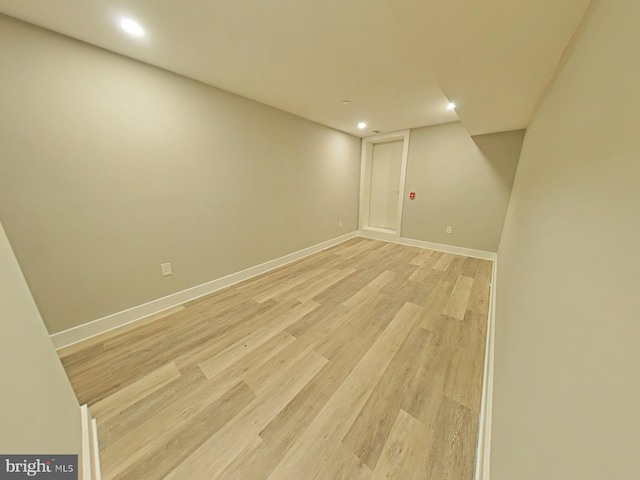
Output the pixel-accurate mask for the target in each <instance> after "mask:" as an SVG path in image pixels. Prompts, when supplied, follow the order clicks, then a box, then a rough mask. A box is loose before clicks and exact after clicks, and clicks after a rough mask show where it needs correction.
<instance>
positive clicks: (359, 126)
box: [358, 122, 367, 130]
mask: <svg viewBox="0 0 640 480" xmlns="http://www.w3.org/2000/svg"><path fill="white" fill-rule="evenodd" d="M358 128H359V129H361V130H362V129H363V128H367V124H366V123H364V122H360V123H359V124H358Z"/></svg>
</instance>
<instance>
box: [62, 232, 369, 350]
mask: <svg viewBox="0 0 640 480" xmlns="http://www.w3.org/2000/svg"><path fill="white" fill-rule="evenodd" d="M357 235H358V233H357V232H351V233H347V234H345V235H342V236H340V237H336V238H332V239H330V240H327V241H325V242H322V243H319V244H317V245H312V246H311V247H307V248H304V249H302V250H299V251H297V252H293V253H290V254H288V255H285V256H283V257H280V258H276V259H274V260H270V261H268V262H265V263H262V264H260V265H256V266H254V267H250V268H247V269H246V270H242V271H240V272H236V273H232V274H231V275H227V276H225V277H221V278H218V279H215V280H212V281H210V282H207V283H203V284H202V285H197V286H195V287H192V288H188V289H186V290H182V291H181V292H176V293H173V294H171V295H168V296H166V297H163V298H158V299H157V300H152V301H151V302H148V303H144V304H142V305H138V306H136V307H133V308H129V309H128V310H123V311H122V312H117V313H114V314H112V315H108V316H106V317H102V318H99V319H97V320H93V321H91V322H88V323H84V324H82V325H78V326H77V327H73V328H70V329H68V330H64V331H62V332H58V333H54V334H53V335H51V341H52V342H53V346H54V347H55V348H56V349H61V348H64V347H68V346H69V345H72V344H74V343H77V342H80V341H82V340H86V339H88V338H91V337H94V336H96V335H100V334H102V333H105V332H108V331H109V330H113V329H114V328H118V327H121V326H123V325H126V324H128V323H131V322H135V321H136V320H141V319H143V318H145V317H148V316H149V315H154V314H156V313H159V312H162V311H164V310H167V309H169V308H172V307H175V306H177V305H180V304H183V303H185V302H189V301H191V300H195V299H196V298H199V297H202V296H204V295H209V294H210V293H213V292H216V291H218V290H220V289H222V288H226V287H229V286H231V285H234V284H236V283H239V282H242V281H244V280H247V279H249V278H251V277H255V276H257V275H261V274H263V273H266V272H268V271H270V270H273V269H275V268H279V267H282V266H283V265H286V264H288V263H291V262H295V261H296V260H300V259H301V258H304V257H307V256H309V255H312V254H314V253H317V252H320V251H322V250H326V249H327V248H330V247H333V246H334V245H338V244H339V243H342V242H345V241H347V240H349V239H351V238H354V237H356V236H357Z"/></svg>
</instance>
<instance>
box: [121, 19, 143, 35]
mask: <svg viewBox="0 0 640 480" xmlns="http://www.w3.org/2000/svg"><path fill="white" fill-rule="evenodd" d="M120 26H121V27H122V29H123V30H124V31H125V32H127V33H128V34H129V35H133V36H134V37H141V36H142V35H144V29H143V28H142V27H141V26H140V24H139V23H138V22H136V21H135V20H132V19H130V18H123V19H122V20H120Z"/></svg>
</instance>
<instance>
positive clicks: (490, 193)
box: [401, 122, 524, 252]
mask: <svg viewBox="0 0 640 480" xmlns="http://www.w3.org/2000/svg"><path fill="white" fill-rule="evenodd" d="M523 136H524V130H517V131H513V132H502V133H495V134H490V135H479V136H475V137H471V136H470V135H469V133H468V132H467V130H466V129H465V128H464V127H463V126H462V124H461V123H460V122H455V123H447V124H444V125H437V126H433V127H425V128H418V129H415V130H411V138H410V141H409V158H408V165H407V181H406V190H405V194H406V196H407V199H405V202H404V212H403V216H402V232H401V236H402V237H405V238H412V239H416V240H424V241H427V242H434V243H442V244H446V245H456V246H460V247H466V248H473V249H478V250H485V251H489V252H495V251H497V249H498V242H499V240H500V234H501V232H502V225H503V222H504V217H505V214H506V211H507V204H508V202H509V194H510V193H511V186H512V183H513V177H514V175H515V171H516V166H517V164H518V157H519V155H520V147H521V145H522V138H523ZM409 192H416V198H415V200H409V199H408V195H409ZM448 225H451V226H452V227H453V231H452V233H451V234H446V233H445V230H446V227H447V226H448Z"/></svg>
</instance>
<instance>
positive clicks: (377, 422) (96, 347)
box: [61, 238, 491, 480]
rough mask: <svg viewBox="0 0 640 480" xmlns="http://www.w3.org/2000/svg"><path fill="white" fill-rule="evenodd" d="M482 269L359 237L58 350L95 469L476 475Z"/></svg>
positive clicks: (112, 474) (174, 474) (482, 264)
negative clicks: (95, 445) (94, 454)
mask: <svg viewBox="0 0 640 480" xmlns="http://www.w3.org/2000/svg"><path fill="white" fill-rule="evenodd" d="M490 275H491V262H489V261H484V260H478V259H473V258H466V257H461V256H456V255H450V254H446V253H440V252H434V251H430V250H422V249H418V248H413V247H405V246H400V245H395V244H391V243H384V242H379V241H374V240H367V239H362V238H356V239H353V240H350V241H348V242H345V243H343V244H340V245H338V246H336V247H334V248H331V249H329V250H325V251H323V252H321V253H319V254H316V255H313V256H311V257H307V258H305V259H303V260H301V261H298V262H296V263H294V264H291V265H289V266H286V267H283V268H280V269H278V270H275V271H272V272H270V273H268V274H265V275H263V276H260V277H256V278H254V279H251V280H249V281H246V282H244V283H241V284H238V285H236V286H233V287H230V288H229V289H226V290H223V291H220V292H217V293H215V294H212V295H209V296H207V297H203V298H200V299H198V300H195V301H193V302H189V303H187V304H185V305H183V306H180V307H176V308H174V309H172V311H171V312H168V313H165V314H164V315H159V316H156V317H155V318H150V319H147V320H143V321H141V322H138V323H137V324H135V327H131V326H127V327H123V328H122V329H120V330H119V331H117V334H114V333H108V334H105V335H104V336H102V337H98V338H94V339H90V340H88V341H86V342H84V343H83V344H77V345H74V346H71V347H68V348H67V349H65V350H63V351H61V357H62V359H63V363H64V366H65V368H66V370H67V373H68V375H69V377H70V379H71V383H72V384H73V387H74V389H75V391H76V393H77V395H78V398H79V400H80V403H81V404H83V403H88V404H89V406H90V410H91V413H92V415H93V416H94V417H95V418H97V421H98V425H99V434H100V450H101V456H102V468H103V478H105V479H112V478H118V479H136V480H143V479H161V478H168V479H180V480H198V479H206V480H209V479H249V480H260V479H270V480H279V479H282V480H289V479H292V480H307V479H309V480H310V479H326V480H339V479H345V480H354V479H382V478H384V479H403V480H405V479H430V480H440V479H447V480H449V479H450V480H471V479H472V478H473V466H474V457H475V450H476V443H477V434H478V417H479V410H480V398H481V384H482V372H483V361H484V358H483V357H484V345H485V331H486V319H487V312H488V299H489V288H490Z"/></svg>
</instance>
